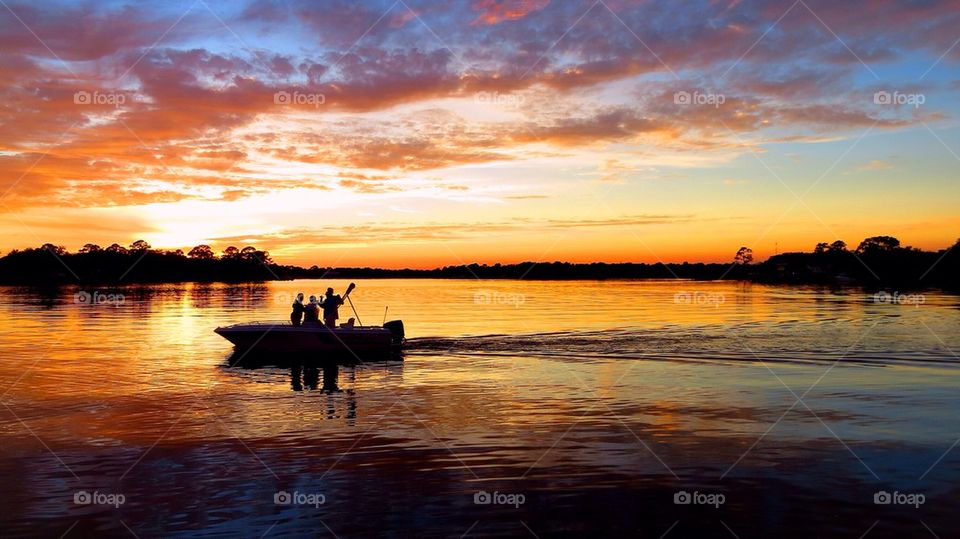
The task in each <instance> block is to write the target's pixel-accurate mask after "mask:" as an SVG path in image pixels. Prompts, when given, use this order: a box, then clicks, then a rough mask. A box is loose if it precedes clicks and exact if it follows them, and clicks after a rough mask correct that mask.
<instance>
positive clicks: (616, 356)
mask: <svg viewBox="0 0 960 539" xmlns="http://www.w3.org/2000/svg"><path fill="white" fill-rule="evenodd" d="M346 284H347V283H346V282H344V281H323V282H321V281H295V282H280V283H269V284H245V285H224V284H212V285H206V284H204V285H201V284H181V285H162V286H150V287H123V288H116V289H107V288H101V289H92V288H84V289H82V290H81V289H78V288H69V287H67V288H60V289H50V290H37V289H29V288H10V287H7V288H0V320H2V327H3V331H2V334H0V358H2V361H0V394H2V397H0V403H2V406H0V474H2V475H0V477H2V479H3V481H2V483H0V498H2V506H0V511H2V512H0V536H3V537H20V536H52V537H60V536H65V537H83V536H118V537H133V536H138V537H143V538H146V537H154V536H191V537H238V536H252V537H262V536H267V537H274V536H303V535H307V536H316V537H343V538H346V537H357V536H378V537H382V536H385V537H409V536H412V535H417V536H420V537H463V536H466V537H482V536H504V537H510V536H521V537H522V536H526V537H561V536H562V537H585V536H586V537H597V536H616V537H625V536H640V537H691V536H699V537H704V536H711V537H740V538H746V537H771V536H802V537H814V536H820V537H861V536H864V534H867V535H866V536H867V537H905V536H921V537H924V536H939V537H948V536H954V535H956V534H957V532H960V523H958V521H957V520H956V510H957V508H958V501H957V500H958V499H960V496H958V494H960V492H958V490H960V488H958V484H960V483H958V480H960V449H957V450H956V451H952V449H953V448H954V446H955V445H957V442H958V439H960V414H958V413H957V410H958V409H960V390H958V381H960V376H958V375H960V370H958V366H960V358H958V357H957V351H960V331H958V329H960V310H958V307H960V298H958V297H957V296H954V295H949V294H942V293H936V292H925V293H923V295H897V296H894V295H893V291H890V292H889V293H888V294H886V295H884V294H880V295H878V296H877V295H874V294H868V293H866V292H863V291H858V290H828V289H821V288H811V287H768V286H760V285H756V284H744V283H732V282H723V283H717V282H689V281H641V282H569V283H568V282H525V281H472V280H463V281H450V280H367V281H359V282H358V285H359V287H358V288H357V289H356V291H355V292H354V293H353V294H352V296H351V297H352V298H353V300H354V303H355V305H356V308H357V311H358V315H359V318H360V320H361V321H362V322H364V323H367V324H379V323H381V321H382V320H383V318H384V307H385V306H389V313H388V316H387V318H388V319H394V318H399V319H402V320H403V321H404V323H405V325H406V328H407V336H408V338H409V341H408V346H407V352H406V355H405V358H404V361H402V362H397V361H391V362H378V363H366V364H361V365H354V366H350V365H342V366H339V367H336V366H333V367H331V366H327V367H325V368H320V369H314V368H310V367H307V368H299V367H293V368H291V367H278V366H269V365H266V366H257V367H256V368H253V367H251V366H250V365H246V364H242V365H243V366H237V367H231V366H230V365H231V362H232V361H233V360H234V359H237V358H235V357H232V356H231V352H232V349H231V346H230V344H229V343H228V342H227V341H225V340H223V339H222V338H220V337H219V336H217V335H216V334H214V333H213V329H214V328H215V327H217V326H218V325H227V324H231V323H236V322H243V321H248V320H263V319H275V320H280V319H285V318H286V317H287V316H288V311H289V303H290V301H291V299H292V297H293V295H294V294H295V293H296V292H298V291H303V292H306V293H307V294H308V295H309V294H311V293H318V294H319V292H320V291H322V290H323V289H325V288H326V287H327V286H334V287H336V288H337V289H338V290H340V289H342V288H344V287H345V285H346ZM341 314H342V315H343V316H344V318H346V317H347V316H354V315H353V314H352V312H351V311H350V308H349V306H348V305H347V306H344V308H343V309H342V310H341ZM288 495H289V496H288ZM286 501H292V502H293V503H283V502H286ZM887 501H889V502H892V503H876V502H887ZM88 502H90V503H88ZM277 502H280V503H277ZM321 502H322V503H321ZM478 502H480V503H478ZM484 502H489V503H484ZM677 502H692V503H677Z"/></svg>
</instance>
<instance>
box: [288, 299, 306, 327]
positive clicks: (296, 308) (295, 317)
mask: <svg viewBox="0 0 960 539" xmlns="http://www.w3.org/2000/svg"><path fill="white" fill-rule="evenodd" d="M292 308H293V310H292V311H290V322H292V323H293V325H295V326H299V325H300V324H301V323H302V322H303V311H304V310H305V309H306V307H304V305H303V292H300V293H299V294H297V298H296V299H295V300H293V306H292Z"/></svg>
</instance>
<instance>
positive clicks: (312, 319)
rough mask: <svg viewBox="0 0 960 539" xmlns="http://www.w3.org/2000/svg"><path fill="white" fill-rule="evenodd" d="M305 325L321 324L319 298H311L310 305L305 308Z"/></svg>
mask: <svg viewBox="0 0 960 539" xmlns="http://www.w3.org/2000/svg"><path fill="white" fill-rule="evenodd" d="M303 323H304V324H319V323H320V304H319V303H317V296H310V303H308V304H307V305H306V307H304V308H303Z"/></svg>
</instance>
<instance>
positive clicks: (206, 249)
mask: <svg viewBox="0 0 960 539" xmlns="http://www.w3.org/2000/svg"><path fill="white" fill-rule="evenodd" d="M187 256H189V257H190V258H198V259H201V260H210V259H212V258H214V254H213V249H211V248H210V246H209V245H197V246H196V247H194V248H193V249H190V252H189V253H187Z"/></svg>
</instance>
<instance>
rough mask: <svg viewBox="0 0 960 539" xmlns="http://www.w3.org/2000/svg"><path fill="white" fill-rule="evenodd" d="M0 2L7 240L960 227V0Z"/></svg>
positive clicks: (926, 240)
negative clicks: (959, 180) (958, 176)
mask: <svg viewBox="0 0 960 539" xmlns="http://www.w3.org/2000/svg"><path fill="white" fill-rule="evenodd" d="M0 3H2V6H0V73H2V76H0V197H2V198H0V238H2V239H0V250H2V251H3V252H6V251H9V250H10V249H14V248H23V247H29V246H38V245H40V244H42V243H45V242H51V243H56V244H60V245H64V246H66V247H67V248H68V249H70V250H76V249H78V248H79V247H80V246H82V245H83V244H84V243H87V242H93V243H98V244H101V245H104V246H106V245H109V244H110V243H113V242H119V243H121V244H129V243H131V242H132V241H134V240H137V239H141V238H142V239H145V240H147V241H148V242H150V243H151V244H152V245H153V246H154V247H160V248H189V247H190V246H193V245H196V244H200V243H207V244H210V245H212V246H213V247H214V248H215V250H217V251H219V250H222V249H223V248H224V247H226V246H228V245H236V246H238V247H242V246H244V245H255V246H257V247H258V248H261V249H265V250H268V251H269V252H270V253H271V255H272V256H273V258H274V259H275V260H277V261H278V262H281V263H296V264H304V265H311V264H319V265H321V266H323V265H340V266H345V265H375V266H382V267H402V266H412V267H433V266H437V265H445V264H460V263H470V262H481V263H484V262H487V263H492V262H505V263H506V262H517V261H521V260H566V261H594V260H602V261H610V262H615V261H645V262H656V261H666V262H674V261H684V260H690V261H728V260H730V259H732V257H733V254H734V253H735V252H736V250H737V248H739V247H740V246H741V245H747V246H750V247H752V248H753V249H754V251H755V253H756V255H757V257H758V258H761V259H762V258H765V257H767V256H769V255H771V254H773V253H774V250H775V249H779V251H781V252H782V251H787V250H801V249H802V250H811V249H812V247H813V245H814V244H815V243H817V242H819V241H833V240H836V239H843V240H846V241H847V242H848V243H851V244H854V245H855V244H856V243H857V242H859V241H860V240H861V239H863V238H864V237H866V236H871V235H879V234H887V235H893V236H897V237H898V238H900V239H901V240H902V241H903V242H904V243H906V244H909V245H913V246H916V247H922V248H927V249H940V248H944V247H946V246H948V245H950V244H952V243H953V242H954V241H956V239H957V238H958V237H960V204H958V202H960V182H958V178H957V171H958V170H960V163H958V161H960V157H958V156H960V126H958V122H957V114H958V112H960V110H958V109H960V99H958V95H960V70H958V68H960V44H958V42H960V0H925V1H912V2H908V1H903V0H899V1H898V0H844V1H837V0H798V1H796V2H793V1H792V0H787V1H753V2H751V1H740V0H704V1H691V2H666V1H660V2H654V1H640V0H633V1H627V0H602V1H600V0H598V1H596V2H593V1H589V0H587V1H579V0H552V1H551V0H463V1H455V0H449V1H441V0H433V1H420V0H395V1H394V0H384V1H380V0H371V1H365V2H359V1H353V0H319V1H312V2H308V1H289V2H285V1H268V0H252V1H247V2H241V1H237V2H224V1H215V0H207V1H204V0H187V1H182V2H181V1H170V2H149V3H148V2H143V3H130V2H115V1H96V2H94V1H90V2H60V1H50V2H43V3H37V2H30V3H22V2H19V1H11V0H3V2H0Z"/></svg>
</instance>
